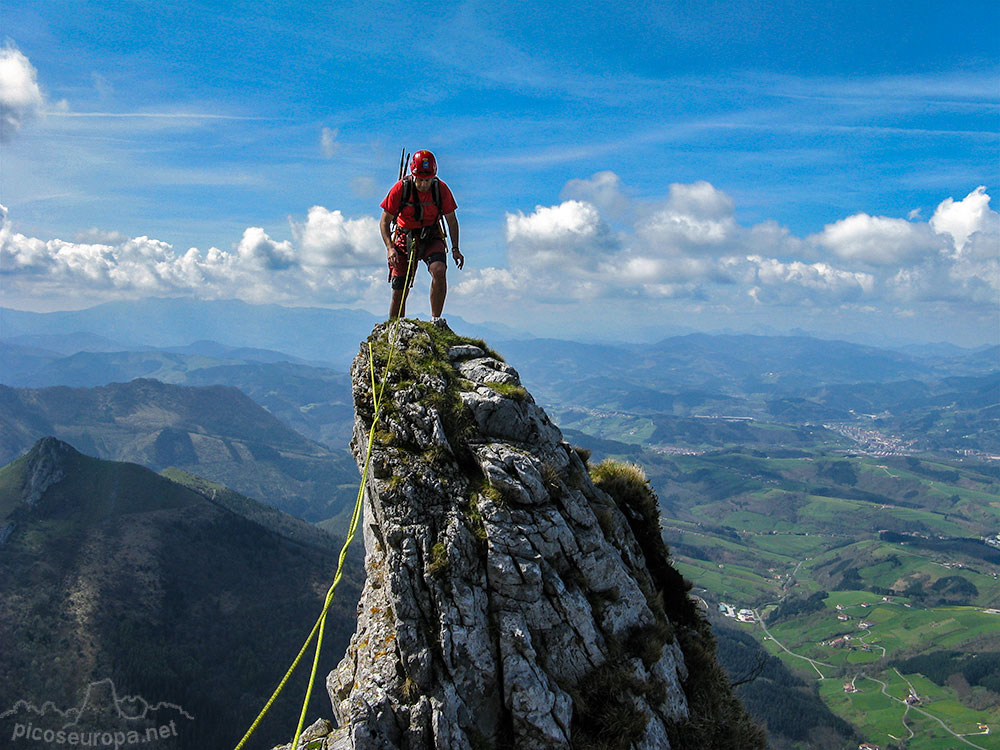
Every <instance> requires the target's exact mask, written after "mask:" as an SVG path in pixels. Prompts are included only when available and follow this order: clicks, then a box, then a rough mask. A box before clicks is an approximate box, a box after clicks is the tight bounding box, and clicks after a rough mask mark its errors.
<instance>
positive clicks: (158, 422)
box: [0, 379, 358, 521]
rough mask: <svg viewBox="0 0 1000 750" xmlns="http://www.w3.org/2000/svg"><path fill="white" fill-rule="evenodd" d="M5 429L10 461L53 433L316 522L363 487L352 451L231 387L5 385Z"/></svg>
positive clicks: (0, 398) (2, 441)
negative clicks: (306, 433)
mask: <svg viewBox="0 0 1000 750" xmlns="http://www.w3.org/2000/svg"><path fill="white" fill-rule="evenodd" d="M0 425H2V426H3V431H2V433H0V462H3V463H6V462H8V461H11V460H13V459H14V458H16V457H17V456H20V455H21V454H22V453H24V452H25V451H26V450H28V448H30V447H31V445H32V444H33V443H34V442H35V441H36V440H38V439H39V438H42V437H45V436H50V435H51V436H55V437H58V438H60V439H62V440H66V441H69V442H71V443H72V444H75V445H77V446H79V448H80V450H83V451H86V452H87V453H89V454H92V455H95V456H98V457H101V458H105V459H111V460H117V461H133V462H136V463H141V464H143V465H144V466H147V467H149V468H151V469H153V470H156V471H159V470H161V469H165V468H167V467H171V466H173V467H177V468H179V469H183V470H185V471H188V472H191V473H193V474H197V475H199V476H203V477H206V478H208V479H211V480H214V481H217V482H221V483H223V484H225V485H227V486H229V487H232V488H234V489H236V490H238V491H239V492H242V493H244V494H246V495H249V496H251V497H254V498H256V499H259V500H261V501H263V502H266V503H268V504H269V505H272V506H274V507H277V508H280V509H282V510H285V511H287V512H289V513H292V514H293V515H296V516H299V517H300V518H305V519H306V520H310V521H320V520H323V519H327V518H330V517H331V516H334V515H336V514H337V513H339V512H340V510H341V509H342V507H343V506H344V505H345V504H348V503H350V502H352V501H353V499H354V496H355V492H356V489H357V482H358V474H357V468H356V467H355V465H354V462H353V461H352V460H351V458H350V456H349V455H348V453H347V451H346V450H343V449H341V450H337V451H331V450H330V449H328V448H326V447H324V446H322V445H320V444H318V443H316V442H313V441H311V440H308V439H307V438H305V437H303V436H302V435H300V434H298V433H297V432H295V431H294V430H292V429H291V428H289V427H288V426H286V425H285V424H283V423H282V422H280V421H279V420H278V419H276V418H275V417H274V416H273V415H272V414H270V413H269V412H267V411H266V410H265V409H263V408H262V407H261V406H259V405H258V404H257V403H255V402H254V401H252V400H251V399H250V398H249V397H247V396H246V395H244V394H243V393H242V392H241V391H239V390H237V389H236V388H232V387H226V386H206V387H200V388H194V387H185V386H176V385H170V384H166V383H161V382H159V381H156V380H146V379H139V380H133V381H131V382H128V383H112V384H111V385H107V386H102V387H98V388H67V387H62V386H59V387H53V388H41V389H14V388H8V387H6V386H0Z"/></svg>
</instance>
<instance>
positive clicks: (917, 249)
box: [809, 213, 942, 267]
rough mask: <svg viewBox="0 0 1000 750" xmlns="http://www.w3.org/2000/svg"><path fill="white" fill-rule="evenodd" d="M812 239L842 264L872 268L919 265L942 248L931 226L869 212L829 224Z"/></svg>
mask: <svg viewBox="0 0 1000 750" xmlns="http://www.w3.org/2000/svg"><path fill="white" fill-rule="evenodd" d="M809 239H810V241H812V242H814V243H816V244H817V245H820V246H822V247H824V248H826V249H827V250H829V251H830V252H831V253H833V254H834V255H835V256H836V257H837V258H839V259H840V260H842V261H847V262H857V263H862V264H865V265H868V266H894V267H898V266H900V265H910V264H913V263H919V262H920V261H922V260H924V259H926V258H928V257H932V256H934V255H935V254H937V253H938V252H940V250H941V249H942V243H941V240H940V238H939V237H938V236H936V234H935V232H934V231H933V230H932V229H931V228H930V227H929V226H928V225H927V224H922V223H915V222H910V221H906V220H905V219H895V218H891V217H886V216H869V215H868V214H866V213H859V214H854V215H853V216H848V217H847V218H846V219H841V220H840V221H837V222H834V223H833V224H827V225H826V227H824V229H823V231H822V232H820V233H819V234H814V235H812V236H811V237H810V238H809Z"/></svg>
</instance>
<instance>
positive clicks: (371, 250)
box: [292, 206, 385, 268]
mask: <svg viewBox="0 0 1000 750" xmlns="http://www.w3.org/2000/svg"><path fill="white" fill-rule="evenodd" d="M292 231H293V233H294V234H295V238H296V240H297V241H298V243H299V245H300V246H301V248H302V263H303V264H304V265H307V266H338V267H343V268H356V267H359V266H367V265H372V264H379V263H382V262H384V261H385V245H383V244H382V238H381V235H380V234H379V228H378V220H377V219H375V218H374V217H371V216H365V217H363V218H360V219H347V218H345V217H344V215H343V213H341V212H340V211H330V210H328V209H326V208H324V207H323V206H313V207H312V208H310V209H309V213H308V215H307V217H306V221H305V223H304V224H295V223H294V222H293V224H292Z"/></svg>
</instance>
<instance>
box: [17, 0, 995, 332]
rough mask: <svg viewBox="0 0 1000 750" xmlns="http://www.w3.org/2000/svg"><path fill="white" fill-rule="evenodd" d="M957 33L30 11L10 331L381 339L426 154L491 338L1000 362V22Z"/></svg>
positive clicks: (892, 6)
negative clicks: (996, 347)
mask: <svg viewBox="0 0 1000 750" xmlns="http://www.w3.org/2000/svg"><path fill="white" fill-rule="evenodd" d="M953 5H954V7H944V6H942V5H941V4H940V3H925V2H906V3H902V2H878V3H871V2H838V3H832V4H826V3H816V2H766V1H757V2H725V3H723V2H686V3H684V2H672V3H663V2H659V3H641V2H639V3H636V2H633V3H628V4H625V3H619V4H616V3H572V4H570V3H551V4H545V5H540V4H537V3H505V4H500V5H499V7H498V5H497V4H495V3H451V4H435V5H428V4H421V3H407V4H403V5H401V4H399V3H337V4H316V5H315V6H312V7H307V4H304V3H291V2H255V3H220V2H212V3H190V2H189V3H175V2H155V3H154V2H140V1H135V2H114V1H111V2H102V3H100V4H98V3H85V2H60V1H58V0H56V1H49V2H45V3H38V2H34V1H32V2H26V1H24V0H5V2H4V3H3V5H2V6H0V34H2V39H0V44H3V45H4V47H3V55H2V57H0V104H2V106H3V131H2V137H3V140H2V143H0V149H2V153H0V167H2V171H0V204H2V205H3V206H5V207H6V219H5V223H4V228H3V230H2V234H0V271H2V273H0V284H2V285H3V295H4V304H5V305H8V306H12V307H19V308H23V309H35V310H48V309H61V308H69V307H85V306H89V305H92V304H97V303H99V302H103V301H106V300H109V299H120V298H141V297H143V296H174V295H178V296H194V297H201V298H231V297H232V298H242V299H246V300H248V301H258V302H272V301H277V302H281V303H283V304H295V305H322V306H333V307H337V306H348V307H364V308H367V309H370V310H373V311H376V312H381V311H382V310H383V309H384V308H385V306H386V297H387V296H388V290H387V289H386V285H385V277H384V271H383V263H384V249H383V248H382V246H381V243H380V241H379V239H378V236H377V229H376V227H375V222H376V220H377V217H378V215H379V213H380V210H379V209H378V203H379V201H380V200H381V198H382V197H383V195H384V194H385V192H386V190H387V189H388V187H389V186H390V184H391V182H392V181H393V179H394V178H395V172H396V165H397V161H398V154H399V150H400V148H401V147H403V146H406V147H407V148H408V149H409V150H415V149H417V148H430V149H432V150H433V151H435V153H436V154H437V156H438V159H439V163H440V165H441V176H442V178H443V179H444V180H446V181H447V182H448V183H449V185H450V186H451V187H452V189H453V190H454V192H455V194H456V197H457V199H458V203H459V206H460V208H459V213H458V216H459V219H460V221H461V226H462V236H461V240H462V242H461V244H462V248H463V251H464V252H465V253H466V256H467V258H468V266H467V268H466V269H465V270H464V271H461V272H459V271H458V270H457V269H452V270H451V271H450V273H449V278H450V282H451V287H450V292H449V300H448V306H447V311H448V312H451V313H453V314H459V315H461V316H463V317H465V318H467V319H470V320H475V321H480V320H496V321H499V322H503V323H506V324H508V325H511V326H514V327H518V328H521V329H525V330H528V331H531V332H534V333H537V334H539V335H557V336H560V337H573V336H575V337H586V338H608V339H614V338H629V339H655V338H657V337H659V336H662V335H666V334H667V333H671V332H675V331H682V330H691V329H693V330H709V331H711V330H722V329H734V330H751V331H788V330H792V329H803V330H807V331H811V332H814V333H817V334H821V335H825V336H835V337H842V338H852V339H856V340H870V341H886V342H890V341H940V340H947V341H952V342H954V343H958V344H962V345H968V346H971V345H979V344H985V343H998V342H1000V307H998V300H1000V262H998V256H1000V239H998V237H1000V217H998V215H997V213H996V205H995V204H991V203H990V200H989V199H990V196H993V195H995V194H996V193H997V192H998V190H1000V54H998V53H1000V42H998V39H1000V34H998V33H997V31H998V30H1000V10H998V7H997V4H996V3H991V2H961V3H955V4H953ZM416 19H419V20H416ZM426 283H427V281H426V278H421V279H420V281H419V282H418V286H417V289H416V292H415V293H416V295H417V297H415V298H414V303H413V304H411V310H410V311H411V313H416V314H418V315H422V316H424V317H426V300H425V299H424V296H425V292H426Z"/></svg>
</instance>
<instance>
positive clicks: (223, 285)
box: [0, 206, 385, 304]
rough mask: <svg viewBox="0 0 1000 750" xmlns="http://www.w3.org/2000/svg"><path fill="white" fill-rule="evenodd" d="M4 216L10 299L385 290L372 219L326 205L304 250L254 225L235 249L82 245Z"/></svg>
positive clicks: (2, 243) (347, 295) (145, 241)
mask: <svg viewBox="0 0 1000 750" xmlns="http://www.w3.org/2000/svg"><path fill="white" fill-rule="evenodd" d="M0 219H2V225H0V268H2V273H3V275H4V277H5V289H7V290H10V291H11V292H12V293H30V294H35V295H42V296H44V295H50V294H59V295H61V296H63V297H74V298H80V297H83V298H86V299H88V300H91V301H101V300H104V299H114V298H117V297H121V296H126V297H140V296H150V295H164V296H170V295H175V294H185V295H192V296H197V297H200V298H203V299H229V298H241V299H245V300H248V301H254V302H293V303H301V302H302V301H303V300H309V301H311V302H314V303H321V304H322V303H334V302H337V303H347V302H352V303H353V302H355V301H357V300H358V299H360V298H377V295H378V292H379V291H383V292H384V290H383V289H382V287H383V286H384V280H385V279H384V275H383V273H382V264H383V263H384V254H383V253H382V252H381V251H378V250H377V251H376V252H374V253H373V252H372V250H371V248H372V243H375V245H374V247H375V248H381V247H382V245H381V241H380V240H378V226H377V222H376V220H375V218H374V217H367V218H364V219H355V220H351V219H344V217H343V216H342V214H341V213H340V212H339V211H327V210H326V209H324V208H322V207H320V206H314V207H313V208H312V209H311V210H310V215H309V218H308V219H307V221H306V222H305V224H304V225H302V226H300V227H297V229H298V230H300V231H299V237H297V239H298V241H299V242H300V244H301V247H299V246H297V245H296V244H295V243H293V242H292V241H289V240H275V239H273V238H272V237H270V236H269V235H268V234H267V232H265V231H264V230H263V229H262V228H261V227H248V228H247V229H246V230H244V232H243V235H242V237H241V238H240V239H239V241H238V242H236V243H235V244H234V247H233V248H232V250H221V249H219V248H216V247H211V248H208V249H207V250H199V249H198V248H189V249H188V250H187V251H185V252H183V253H181V252H178V251H177V250H175V249H174V247H173V246H172V245H170V244H169V243H166V242H163V241H161V240H156V239H153V238H150V237H132V238H130V237H125V236H123V235H121V234H120V233H116V232H101V231H97V230H88V231H87V232H84V233H82V234H81V235H80V237H81V239H80V240H78V241H73V242H70V241H66V240H61V239H53V240H47V241H46V240H41V239H39V238H37V237H28V236H25V235H23V234H20V233H17V232H15V231H13V229H12V226H11V222H10V220H9V219H8V218H7V210H6V209H5V208H3V207H2V206H0ZM294 226H295V225H293V227H294ZM364 257H367V258H368V262H367V263H364V262H362V261H363V259H364ZM379 281H381V282H382V283H381V284H379Z"/></svg>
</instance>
